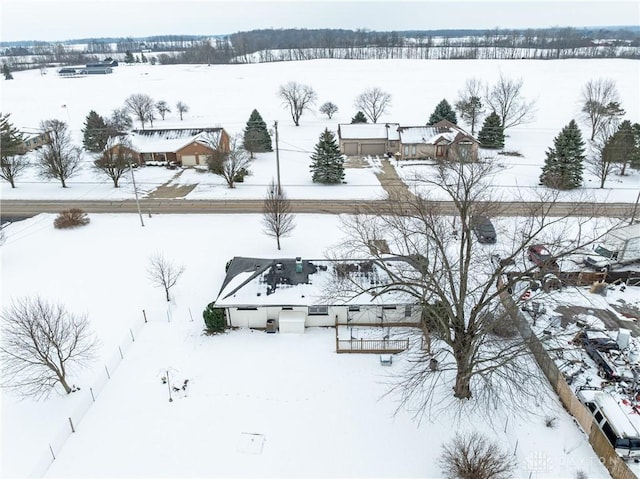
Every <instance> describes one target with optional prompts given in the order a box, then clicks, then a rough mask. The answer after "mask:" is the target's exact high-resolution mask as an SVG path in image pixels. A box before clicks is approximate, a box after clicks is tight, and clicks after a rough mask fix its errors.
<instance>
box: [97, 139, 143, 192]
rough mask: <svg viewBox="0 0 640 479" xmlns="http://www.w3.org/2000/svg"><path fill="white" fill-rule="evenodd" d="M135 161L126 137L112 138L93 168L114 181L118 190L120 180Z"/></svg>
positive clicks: (114, 185)
mask: <svg viewBox="0 0 640 479" xmlns="http://www.w3.org/2000/svg"><path fill="white" fill-rule="evenodd" d="M135 161H136V159H135V158H134V154H133V151H132V150H131V144H130V142H129V141H128V140H127V138H126V137H125V136H112V137H110V138H109V139H108V140H107V144H106V145H105V148H104V150H102V152H101V153H100V156H99V157H98V158H97V159H96V160H94V162H93V166H94V167H95V169H96V170H98V171H99V172H100V173H102V174H103V175H105V176H107V177H108V178H110V179H111V181H113V187H114V188H118V186H119V184H118V183H119V181H120V178H122V177H123V176H124V175H125V173H126V172H127V170H129V169H130V168H131V164H132V163H134V162H135ZM136 166H137V165H136Z"/></svg>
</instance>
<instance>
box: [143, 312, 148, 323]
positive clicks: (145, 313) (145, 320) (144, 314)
mask: <svg viewBox="0 0 640 479" xmlns="http://www.w3.org/2000/svg"><path fill="white" fill-rule="evenodd" d="M142 316H144V322H145V323H146V322H147V312H146V311H145V310H144V309H143V310H142Z"/></svg>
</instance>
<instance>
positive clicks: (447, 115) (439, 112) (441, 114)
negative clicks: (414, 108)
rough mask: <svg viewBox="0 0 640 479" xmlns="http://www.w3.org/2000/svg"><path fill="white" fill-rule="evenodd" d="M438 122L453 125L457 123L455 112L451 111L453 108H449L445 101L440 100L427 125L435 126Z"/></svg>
mask: <svg viewBox="0 0 640 479" xmlns="http://www.w3.org/2000/svg"><path fill="white" fill-rule="evenodd" d="M440 120H447V121H450V122H451V123H453V124H454V125H455V124H456V123H458V118H457V117H456V112H455V111H453V108H451V105H449V102H448V101H447V100H442V101H441V102H440V103H438V105H437V106H436V109H435V110H433V113H432V114H431V116H430V117H429V123H427V125H435V124H436V123H438V122H439V121H440Z"/></svg>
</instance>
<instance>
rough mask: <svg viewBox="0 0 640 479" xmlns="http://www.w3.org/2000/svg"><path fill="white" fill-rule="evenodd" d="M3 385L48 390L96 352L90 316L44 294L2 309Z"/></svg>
mask: <svg viewBox="0 0 640 479" xmlns="http://www.w3.org/2000/svg"><path fill="white" fill-rule="evenodd" d="M1 344H2V346H0V357H1V358H2V370H3V374H2V387H6V388H14V389H16V390H17V391H18V393H20V394H22V395H26V396H36V397H41V396H46V395H47V394H49V393H50V392H51V390H52V389H53V388H54V387H55V386H56V385H57V384H60V385H61V386H62V388H63V389H64V391H65V392H66V393H67V394H69V393H71V392H72V391H73V390H74V387H73V384H70V383H69V376H70V375H71V374H73V373H74V372H76V371H77V369H78V368H79V367H81V366H83V365H85V364H86V363H87V362H88V361H90V360H92V359H93V358H94V354H95V351H96V348H97V345H98V341H97V339H96V338H95V337H94V335H93V334H92V333H91V331H90V328H89V322H88V320H87V317H86V316H77V315H74V314H71V313H69V312H68V311H67V310H66V309H65V307H64V306H62V305H61V304H54V303H50V302H48V301H46V300H44V299H42V298H40V297H37V296H36V297H26V298H22V299H18V300H15V301H13V303H12V304H11V305H10V306H8V307H7V308H6V309H4V310H3V312H2V341H1Z"/></svg>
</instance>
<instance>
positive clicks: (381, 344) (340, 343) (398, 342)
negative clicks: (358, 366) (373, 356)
mask: <svg viewBox="0 0 640 479" xmlns="http://www.w3.org/2000/svg"><path fill="white" fill-rule="evenodd" d="M407 349H409V340H408V339H336V352H337V353H388V354H395V353H401V352H402V351H405V350H407Z"/></svg>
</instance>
